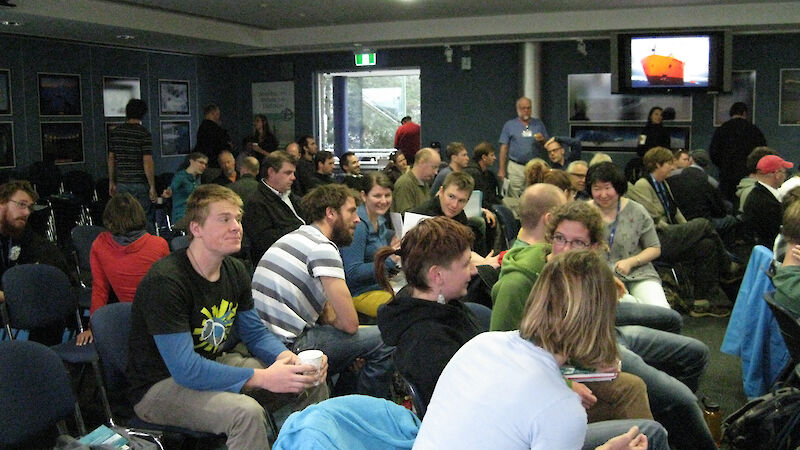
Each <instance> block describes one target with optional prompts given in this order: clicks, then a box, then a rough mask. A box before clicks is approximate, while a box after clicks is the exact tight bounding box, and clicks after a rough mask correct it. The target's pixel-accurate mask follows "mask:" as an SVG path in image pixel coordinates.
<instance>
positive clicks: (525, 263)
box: [490, 244, 551, 331]
mask: <svg viewBox="0 0 800 450" xmlns="http://www.w3.org/2000/svg"><path fill="white" fill-rule="evenodd" d="M550 252H551V247H550V244H535V245H531V246H527V247H517V246H515V247H514V248H512V249H511V250H509V251H508V252H507V253H506V254H505V256H504V257H503V265H502V267H501V268H500V278H499V279H498V280H497V283H495V285H494V287H493V288H492V303H493V307H492V321H491V325H490V330H491V331H508V330H516V329H519V323H520V321H521V320H522V314H523V312H524V311H525V303H527V301H528V295H529V294H530V292H531V288H533V285H534V283H536V279H537V278H539V273H540V272H541V271H542V268H543V267H544V265H545V263H546V262H547V255H549V254H550Z"/></svg>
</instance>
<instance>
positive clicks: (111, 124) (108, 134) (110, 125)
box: [106, 122, 125, 153]
mask: <svg viewBox="0 0 800 450" xmlns="http://www.w3.org/2000/svg"><path fill="white" fill-rule="evenodd" d="M123 123H125V122H106V153H108V152H109V151H111V132H112V131H114V128H117V127H118V126H120V125H122V124H123Z"/></svg>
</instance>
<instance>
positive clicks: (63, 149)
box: [40, 122, 85, 164]
mask: <svg viewBox="0 0 800 450" xmlns="http://www.w3.org/2000/svg"><path fill="white" fill-rule="evenodd" d="M40 128H41V137H42V160H43V161H51V160H52V161H54V162H55V163H56V164H74V163H82V162H84V161H85V157H84V152H83V122H42V123H41V124H40Z"/></svg>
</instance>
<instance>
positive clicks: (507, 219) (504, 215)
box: [492, 205, 519, 248]
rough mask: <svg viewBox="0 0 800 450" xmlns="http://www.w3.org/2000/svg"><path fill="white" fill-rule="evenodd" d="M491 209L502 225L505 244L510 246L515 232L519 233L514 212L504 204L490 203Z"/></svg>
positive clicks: (515, 235) (515, 236)
mask: <svg viewBox="0 0 800 450" xmlns="http://www.w3.org/2000/svg"><path fill="white" fill-rule="evenodd" d="M492 209H493V210H494V213H495V215H496V216H497V218H498V220H499V221H500V224H501V225H502V227H503V231H504V233H505V238H506V246H507V248H511V245H512V244H513V243H514V240H516V239H517V234H519V220H517V218H516V217H514V213H513V212H511V210H510V209H508V207H506V206H505V205H492Z"/></svg>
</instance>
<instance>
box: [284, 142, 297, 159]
mask: <svg viewBox="0 0 800 450" xmlns="http://www.w3.org/2000/svg"><path fill="white" fill-rule="evenodd" d="M286 153H288V154H290V155H292V156H294V157H295V159H298V160H299V159H300V146H299V145H297V142H289V144H288V145H287V146H286Z"/></svg>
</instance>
